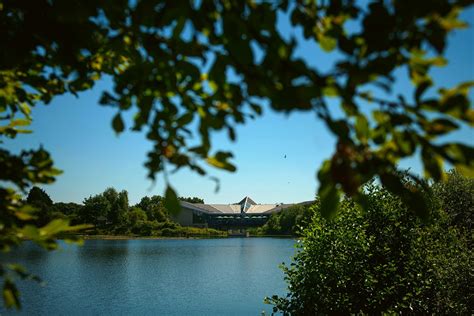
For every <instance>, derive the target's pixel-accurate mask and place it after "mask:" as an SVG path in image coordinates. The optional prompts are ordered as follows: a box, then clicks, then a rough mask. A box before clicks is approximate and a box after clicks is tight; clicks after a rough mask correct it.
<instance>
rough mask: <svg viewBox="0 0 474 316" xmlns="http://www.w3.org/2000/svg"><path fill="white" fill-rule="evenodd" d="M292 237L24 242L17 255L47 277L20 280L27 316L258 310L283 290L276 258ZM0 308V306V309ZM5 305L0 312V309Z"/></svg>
mask: <svg viewBox="0 0 474 316" xmlns="http://www.w3.org/2000/svg"><path fill="white" fill-rule="evenodd" d="M294 244H295V240H293V239H280V238H225V239H189V240H187V239H186V240H87V241H86V242H85V243H84V245H83V246H82V247H78V246H76V245H68V244H65V243H61V249H60V250H58V251H54V252H46V251H44V250H42V249H40V248H38V247H37V246H35V245H34V244H32V243H25V244H24V245H23V246H22V247H21V248H20V249H18V250H16V251H15V252H14V253H13V254H8V257H6V256H5V255H3V256H2V259H3V260H15V261H16V262H21V263H23V264H24V265H25V266H27V267H28V268H29V270H30V271H31V272H34V273H35V274H37V275H39V276H41V278H42V279H43V280H44V281H46V282H47V284H46V285H44V286H41V285H39V284H38V283H36V282H33V281H27V282H24V281H19V282H18V284H19V285H20V290H21V294H22V297H23V299H22V303H23V309H22V310H21V312H20V313H18V312H8V313H7V314H25V315H126V314H127V315H132V314H133V315H260V314H261V312H262V311H263V310H265V311H266V312H267V314H268V313H270V312H271V306H269V305H266V304H264V303H263V299H264V297H265V296H271V295H273V294H279V295H284V294H285V293H286V284H285V282H284V279H283V276H284V275H283V272H282V271H281V270H280V269H279V267H278V265H279V264H281V263H282V262H286V263H289V262H290V258H291V257H292V256H293V255H294V253H295V248H294ZM0 311H2V310H0ZM4 312H5V311H2V314H3V313H4Z"/></svg>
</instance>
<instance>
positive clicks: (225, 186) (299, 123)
mask: <svg viewBox="0 0 474 316" xmlns="http://www.w3.org/2000/svg"><path fill="white" fill-rule="evenodd" d="M462 18H463V19H464V20H465V21H474V9H473V8H471V9H469V10H468V11H465V12H464V13H463V15H462ZM280 27H281V30H282V33H284V34H286V35H287V36H290V35H294V36H296V37H297V38H299V37H300V34H299V33H298V31H294V30H290V29H289V26H288V24H287V23H286V22H285V21H281V22H280ZM315 51H316V53H315ZM298 55H299V56H301V57H303V58H305V59H308V60H315V61H317V63H315V64H316V65H318V67H319V68H321V65H322V67H323V69H324V67H326V66H327V68H326V69H329V68H330V65H331V64H332V62H333V61H334V58H336V57H337V55H330V54H329V55H328V54H324V53H322V52H321V51H320V50H319V49H318V48H317V47H316V46H315V45H314V44H312V43H303V45H301V46H300V47H299V48H298ZM446 56H447V59H448V60H449V61H450V63H449V64H448V65H447V66H446V67H443V68H438V69H436V70H435V71H433V77H434V79H435V82H437V83H439V85H440V86H448V87H449V86H452V85H454V84H456V83H459V82H461V81H467V80H474V29H473V27H470V28H469V29H467V30H461V31H456V32H455V33H454V34H453V35H451V36H450V37H449V39H448V49H447V52H446ZM404 77H406V74H405V73H404V72H400V73H398V74H397V83H396V85H395V89H394V92H398V93H404V94H405V93H407V94H408V95H410V94H411V91H412V86H411V85H410V83H409V81H408V80H407V79H406V78H404ZM109 88H111V82H110V81H109V80H107V79H103V80H101V81H99V82H98V83H97V84H96V86H95V87H94V89H92V90H91V91H88V92H83V93H81V94H80V95H79V97H78V98H76V97H74V96H72V95H64V96H60V97H57V98H56V99H55V100H53V102H51V104H49V105H47V106H45V105H38V106H37V107H35V109H34V110H33V118H34V122H33V125H32V130H33V131H34V133H33V134H30V135H20V136H18V137H17V138H16V139H15V140H14V141H8V142H6V146H7V148H8V149H11V150H13V151H18V150H20V149H22V148H37V147H38V146H39V145H43V146H44V147H45V148H46V149H47V150H48V151H50V152H51V154H52V156H53V158H54V161H55V165H56V166H57V167H58V168H60V169H62V170H63V171H64V173H63V174H62V175H61V176H59V177H58V179H57V181H56V182H55V183H54V184H52V185H48V186H43V188H44V189H45V190H46V191H47V192H48V194H49V195H50V196H51V198H52V199H53V200H55V201H64V202H69V201H72V202H82V201H83V199H84V198H86V197H88V196H90V195H93V194H97V193H100V192H102V191H103V190H104V189H106V188H107V187H111V186H112V187H115V188H116V189H117V190H127V191H128V192H129V199H130V202H131V203H136V202H138V201H139V200H140V198H141V197H143V196H145V195H154V194H162V193H163V191H164V184H163V179H162V177H160V176H158V181H157V182H156V183H155V184H154V185H153V184H152V183H151V181H150V180H148V179H147V178H146V169H145V167H144V166H143V163H144V162H145V159H146V153H147V151H148V150H150V149H151V143H150V142H148V141H147V140H146V139H145V137H144V136H143V135H142V134H140V133H134V132H131V131H129V132H125V133H123V134H121V135H120V136H116V135H115V133H114V132H113V130H112V128H111V119H112V117H113V115H114V114H115V112H116V111H115V110H114V109H112V108H107V107H101V106H100V105H99V104H98V100H99V98H100V95H101V93H102V91H104V90H106V89H109ZM472 98H473V94H472V93H471V99H472ZM473 138H474V133H473V130H472V129H469V128H464V129H463V130H462V131H460V132H457V133H456V134H453V135H451V136H449V139H450V140H453V139H455V140H458V141H461V142H465V143H469V144H470V145H471V146H472V145H474V141H473ZM213 141H214V148H215V149H228V150H231V151H233V152H234V154H235V159H234V162H235V164H236V165H237V167H238V170H237V172H235V173H228V172H222V171H217V170H214V169H211V175H213V176H217V177H218V178H219V179H220V182H221V186H220V187H221V188H220V191H219V192H218V193H215V192H214V189H215V185H214V182H212V181H211V180H209V179H208V178H204V177H200V176H198V175H195V174H193V173H191V172H189V171H186V170H185V171H180V172H178V173H177V174H174V175H172V176H171V177H170V180H171V183H172V185H173V187H174V188H175V189H176V190H177V192H178V194H179V195H181V196H198V197H202V198H204V200H205V201H206V202H207V203H231V202H237V201H239V200H240V199H241V198H242V197H243V196H245V195H250V196H251V197H252V198H253V199H254V200H255V201H256V202H257V203H276V202H299V201H305V200H311V199H313V198H314V196H315V192H316V189H317V186H318V183H317V180H316V170H317V169H318V167H319V166H320V164H321V162H322V161H323V160H324V159H326V158H328V157H330V155H331V154H332V152H333V149H334V138H333V137H332V136H331V135H330V134H329V133H328V132H327V130H326V128H325V127H324V125H323V124H322V123H321V122H320V121H319V120H317V119H316V118H315V116H314V114H312V113H292V114H290V115H289V116H286V115H284V114H281V113H275V112H272V111H271V110H269V109H265V111H264V115H263V116H262V117H260V118H257V119H255V120H253V121H249V122H248V123H247V124H245V125H243V126H239V127H237V141H236V142H235V143H230V142H229V141H228V140H227V137H226V136H225V135H224V134H216V135H214V137H213ZM285 155H286V158H285ZM401 166H402V167H403V168H411V169H412V170H414V171H415V172H420V171H421V168H420V163H419V161H418V160H417V159H409V160H406V161H403V162H401Z"/></svg>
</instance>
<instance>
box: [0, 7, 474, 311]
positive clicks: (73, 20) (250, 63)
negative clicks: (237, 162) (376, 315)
mask: <svg viewBox="0 0 474 316" xmlns="http://www.w3.org/2000/svg"><path fill="white" fill-rule="evenodd" d="M470 3H471V1H466V0H453V1H448V0H440V1H428V0H421V1H416V2H413V1H408V0H398V1H371V2H370V3H369V4H368V5H367V6H366V5H363V4H361V3H358V2H356V1H350V0H349V1H322V2H319V1H298V0H295V1H286V0H280V1H274V2H266V1H260V2H255V1H250V0H248V1H227V0H222V1H200V2H196V1H186V2H173V1H158V0H156V1H154V0H149V1H126V0H118V1H110V2H103V1H86V2H85V1H67V2H66V1H64V0H37V1H24V0H20V1H13V0H5V1H3V2H2V3H1V5H0V26H1V27H0V29H1V30H2V41H1V43H0V45H1V49H0V113H1V116H0V122H1V126H0V137H1V138H2V139H4V138H6V137H9V138H14V137H16V136H17V134H19V133H20V134H21V133H27V132H29V130H28V129H27V127H26V126H28V125H29V124H30V122H31V107H33V106H35V105H36V104H38V103H45V104H47V103H49V102H50V101H51V100H52V99H53V98H55V97H56V96H58V95H61V94H64V93H73V94H78V93H79V92H80V91H84V90H88V89H91V88H92V87H93V86H94V84H95V82H96V81H97V80H99V79H100V78H101V77H104V76H109V77H110V78H111V79H112V81H113V84H114V86H113V89H112V90H110V91H104V93H103V95H102V98H101V99H100V103H101V104H103V105H107V106H112V107H114V108H115V109H116V110H117V113H116V115H115V116H114V117H113V119H112V127H113V129H114V130H115V131H116V132H117V133H121V132H123V131H125V130H126V129H127V128H131V129H132V130H135V131H144V132H145V134H146V137H147V139H149V140H150V141H151V142H152V143H153V149H152V151H151V152H150V153H149V154H148V160H147V162H146V167H147V168H148V171H149V177H150V178H151V179H155V178H156V175H157V173H159V172H164V171H165V170H169V168H173V169H180V168H183V167H189V168H191V169H192V170H194V171H195V172H197V173H199V174H201V175H205V174H206V170H205V167H204V163H205V164H207V165H210V166H214V167H216V168H220V169H224V170H228V171H234V170H235V169H236V168H235V166H234V165H233V164H232V163H231V162H230V159H231V158H232V153H230V152H225V151H220V150H216V149H215V148H213V147H212V143H211V137H210V135H211V133H212V132H214V131H222V130H223V131H226V132H227V133H228V136H229V138H230V139H231V140H235V138H236V132H235V126H236V125H237V124H243V123H245V122H246V121H247V120H248V119H250V118H251V117H254V116H258V115H261V114H262V112H263V110H262V109H263V108H264V107H266V106H268V107H269V108H270V109H272V110H274V111H278V112H284V113H289V112H293V111H306V112H309V113H312V114H316V116H317V117H318V118H319V119H321V120H322V121H324V123H325V124H326V126H327V128H328V129H329V130H330V131H331V132H332V133H333V134H334V136H335V137H336V138H337V146H336V148H335V151H334V154H333V156H332V157H331V158H330V159H328V160H327V161H326V162H325V163H324V164H323V166H322V167H321V169H320V171H319V173H318V179H319V182H320V187H319V196H320V198H321V212H322V213H323V215H324V216H326V217H330V216H333V215H334V214H335V211H336V210H337V205H338V203H339V201H340V195H341V192H340V191H341V190H342V191H343V192H345V193H346V194H348V195H350V196H354V197H359V200H361V199H362V197H361V191H360V190H359V188H360V187H361V186H362V185H363V184H364V183H366V182H367V181H369V180H370V179H372V178H373V177H374V176H378V177H379V180H380V181H381V182H382V183H383V184H384V185H385V186H386V187H387V188H388V190H390V191H391V192H394V193H396V194H397V195H399V196H400V197H401V198H402V199H403V201H404V203H407V204H408V205H410V206H411V208H412V209H413V210H414V211H416V212H417V213H418V214H419V215H421V216H426V215H427V206H426V203H424V199H423V196H422V194H421V192H419V191H413V190H410V189H408V188H406V187H405V186H403V185H402V183H401V178H400V176H399V174H398V172H397V167H396V166H397V162H398V161H399V160H400V159H402V158H405V157H408V156H412V155H414V154H415V153H417V152H420V153H421V155H420V157H421V160H422V163H423V167H424V171H425V174H426V176H427V177H430V178H433V179H435V180H438V179H440V178H441V177H442V175H443V173H442V166H443V162H449V163H450V164H451V165H454V166H456V168H457V169H458V170H460V171H462V172H472V167H473V163H474V154H473V149H472V147H471V146H469V145H467V144H463V143H459V142H455V141H446V142H437V137H439V136H443V135H445V134H447V133H449V132H451V131H454V130H456V129H458V128H459V127H460V126H462V125H465V124H470V125H472V124H473V120H474V114H473V113H474V112H473V110H472V108H470V100H469V98H468V91H469V89H470V87H471V85H472V84H471V83H460V84H459V85H457V86H455V87H439V86H437V85H436V83H435V82H433V80H432V79H431V78H430V76H429V74H430V70H431V68H432V67H437V66H442V65H444V64H446V62H447V61H446V60H445V59H444V58H443V53H444V51H445V46H446V38H447V36H448V35H449V34H450V33H451V32H452V31H453V30H455V29H459V28H463V27H466V23H465V22H463V21H460V20H459V19H458V16H459V13H460V12H461V11H462V10H463V8H465V7H466V6H468V5H470ZM279 16H286V17H289V19H290V22H291V25H292V27H293V28H294V29H301V30H302V31H303V34H304V38H305V39H304V40H306V41H310V42H315V43H317V44H318V45H319V47H320V48H321V49H322V50H324V51H333V52H337V53H338V54H336V55H337V56H338V60H337V61H336V62H335V63H334V65H333V67H332V68H330V69H329V70H327V69H324V70H323V68H322V66H324V68H326V66H327V65H318V63H317V60H316V61H315V60H307V59H302V58H299V57H298V56H297V55H296V49H297V47H298V45H299V44H301V41H299V40H296V39H294V38H290V39H286V38H285V37H283V36H282V34H281V32H280V30H279V29H278V23H277V20H278V17H279ZM348 25H355V26H356V27H353V28H350V27H348ZM71 34H74V36H73V37H72V36H71ZM12 52H15V53H12ZM314 56H317V54H316V50H315V54H314ZM257 57H258V58H257ZM400 70H402V71H406V73H407V74H408V75H409V77H410V79H411V81H412V83H413V91H411V92H412V96H411V97H410V98H407V97H405V96H403V95H396V94H394V93H393V91H391V87H392V84H393V82H394V73H395V72H397V71H400ZM231 72H234V73H235V74H236V76H234V78H229V77H228V74H229V73H231ZM430 88H440V89H439V90H438V91H439V93H438V94H435V93H431V92H433V91H431V92H430ZM428 92H429V93H428ZM329 98H331V99H332V100H333V102H334V103H332V104H331V106H329V102H328V99H329ZM369 102H370V103H371V105H370V106H368V103H369ZM333 104H334V106H336V107H339V108H340V109H341V110H342V112H343V115H342V117H341V116H340V115H335V112H336V111H334V110H333V107H334V106H333ZM126 111H133V112H134V113H135V116H134V121H133V123H132V125H131V126H126V125H125V122H124V120H123V115H124V112H126ZM196 126H197V128H194V127H196ZM196 139H197V140H198V144H196V141H195V140H196ZM3 147H4V146H3V145H2V148H0V170H2V173H0V180H1V187H0V205H1V206H2V209H4V210H6V211H5V212H3V213H2V215H1V216H2V217H1V218H0V220H1V223H2V225H3V226H2V227H5V228H4V229H2V231H1V236H2V238H1V240H2V244H1V248H2V249H8V246H9V245H12V244H17V243H18V242H19V240H21V239H18V237H16V236H17V234H18V232H19V230H21V229H22V227H23V226H25V223H24V222H23V221H24V220H25V219H26V218H28V217H29V216H30V215H29V213H28V211H27V210H28V207H27V206H24V205H23V203H21V202H19V199H18V194H17V192H18V190H19V191H21V192H23V193H25V190H27V189H28V188H29V187H31V186H32V185H35V184H41V183H51V182H52V181H54V178H55V176H57V175H58V174H59V171H58V170H57V169H55V168H54V167H53V164H52V160H51V158H50V156H49V154H48V153H47V152H46V151H45V150H44V149H42V148H39V149H36V150H23V151H21V152H20V153H18V154H14V153H12V152H10V151H8V150H6V149H5V148H3ZM167 167H168V168H167ZM411 176H412V178H413V179H416V180H419V179H417V177H416V176H415V175H411ZM164 179H165V181H167V177H166V176H165V177H164ZM164 205H165V206H166V208H167V209H168V210H169V211H172V212H175V211H177V210H178V209H179V203H178V201H177V195H176V193H175V192H174V190H173V189H172V188H171V187H170V186H169V184H168V188H167V189H166V191H165V203H164ZM61 227H62V229H70V228H68V225H65V226H61ZM33 236H34V235H31V236H30V237H31V238H33ZM8 289H9V290H8ZM8 289H7V290H8V291H7V292H6V293H7V294H6V296H7V297H13V299H9V300H7V302H8V303H7V304H8V305H15V304H17V300H16V299H15V298H16V296H15V293H16V292H15V290H11V285H8Z"/></svg>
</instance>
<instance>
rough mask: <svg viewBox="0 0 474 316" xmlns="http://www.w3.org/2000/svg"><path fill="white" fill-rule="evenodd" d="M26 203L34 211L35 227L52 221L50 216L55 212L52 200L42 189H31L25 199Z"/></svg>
mask: <svg viewBox="0 0 474 316" xmlns="http://www.w3.org/2000/svg"><path fill="white" fill-rule="evenodd" d="M26 202H27V203H28V204H30V205H32V206H34V207H35V209H36V212H35V213H34V215H35V216H36V220H35V222H36V224H37V225H39V226H43V225H45V224H47V223H49V221H51V220H52V219H53V217H52V214H53V213H54V212H55V209H54V206H53V200H51V198H50V197H49V195H48V194H47V193H46V192H45V191H44V190H43V189H40V188H39V187H36V186H34V187H32V188H31V189H30V192H29V193H28V196H27V197H26Z"/></svg>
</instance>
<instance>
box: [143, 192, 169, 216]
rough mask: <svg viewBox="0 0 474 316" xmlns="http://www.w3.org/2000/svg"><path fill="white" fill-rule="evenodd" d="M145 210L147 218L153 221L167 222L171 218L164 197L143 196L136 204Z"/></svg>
mask: <svg viewBox="0 0 474 316" xmlns="http://www.w3.org/2000/svg"><path fill="white" fill-rule="evenodd" d="M136 206H137V207H139V208H141V209H142V210H144V211H145V213H146V215H147V218H148V219H149V220H151V221H157V222H166V221H168V220H169V215H168V211H167V210H166V209H165V208H164V206H163V197H161V196H159V195H154V196H152V197H151V198H150V197H148V196H145V197H143V198H142V199H141V200H140V202H139V203H138V204H137V205H136Z"/></svg>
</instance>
